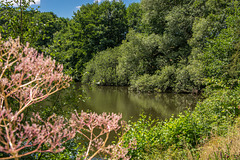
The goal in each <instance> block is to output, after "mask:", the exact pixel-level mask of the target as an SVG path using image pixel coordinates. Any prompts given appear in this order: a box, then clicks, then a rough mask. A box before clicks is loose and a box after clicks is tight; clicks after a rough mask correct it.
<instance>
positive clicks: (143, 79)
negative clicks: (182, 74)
mask: <svg viewBox="0 0 240 160" xmlns="http://www.w3.org/2000/svg"><path fill="white" fill-rule="evenodd" d="M175 70H176V69H175V67H173V66H166V67H164V68H163V69H162V70H161V71H158V72H157V74H155V75H152V76H151V75H148V74H145V75H143V76H139V77H138V78H137V79H136V80H132V81H131V89H132V90H136V91H140V92H153V91H156V92H165V91H167V90H171V89H172V88H173V87H174V81H175Z"/></svg>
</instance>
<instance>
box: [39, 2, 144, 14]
mask: <svg viewBox="0 0 240 160" xmlns="http://www.w3.org/2000/svg"><path fill="white" fill-rule="evenodd" d="M94 1H95V0H35V2H36V3H37V4H39V5H40V8H39V10H40V11H41V12H53V13H55V14H56V15H57V16H58V17H65V18H71V17H72V16H73V12H76V11H77V10H78V7H79V6H81V5H83V4H87V3H93V2H94ZM98 1H99V2H101V1H104V0H98ZM123 2H124V4H126V5H127V6H128V5H129V4H131V3H133V2H140V0H123Z"/></svg>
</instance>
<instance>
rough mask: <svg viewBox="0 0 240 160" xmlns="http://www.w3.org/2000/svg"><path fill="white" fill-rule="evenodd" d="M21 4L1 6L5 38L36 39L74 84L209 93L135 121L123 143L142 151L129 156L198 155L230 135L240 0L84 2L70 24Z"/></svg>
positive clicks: (239, 53) (239, 70) (235, 110)
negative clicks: (158, 116) (192, 103)
mask: <svg viewBox="0 0 240 160" xmlns="http://www.w3.org/2000/svg"><path fill="white" fill-rule="evenodd" d="M23 2H24V3H23V5H20V6H18V7H14V6H13V4H11V1H8V2H4V1H3V0H1V1H0V4H1V5H0V13H1V17H0V32H1V36H2V37H3V39H5V40H6V39H8V38H9V37H13V38H17V37H18V36H19V37H20V40H21V42H22V43H25V42H30V45H31V46H32V47H35V48H36V49H37V50H38V51H43V52H44V54H45V55H49V56H51V57H52V58H54V59H55V60H56V61H57V62H60V63H62V64H63V65H64V67H65V69H64V72H66V73H67V74H69V75H71V76H73V78H74V79H75V80H78V81H82V82H83V83H89V84H97V85H115V86H130V88H131V89H132V90H135V91H138V92H168V91H172V92H185V93H194V94H197V93H199V92H204V96H205V100H203V101H202V102H199V103H198V105H197V107H196V109H195V110H194V111H193V112H190V111H186V112H185V113H183V114H180V115H179V116H178V117H172V118H170V119H168V120H166V121H164V122H156V121H152V120H151V119H147V118H146V117H144V116H143V117H142V118H140V119H139V121H137V122H130V125H131V130H130V131H129V132H128V133H127V134H126V135H124V140H136V141H137V149H136V150H131V151H129V153H128V154H129V156H132V157H134V158H136V159H156V158H159V157H162V159H174V158H178V157H184V156H186V157H188V156H189V154H190V155H192V156H196V154H197V152H196V148H197V147H198V146H200V145H202V144H203V143H205V142H206V141H207V140H208V138H209V137H210V136H211V135H213V134H218V135H222V134H225V133H227V128H228V126H230V125H232V124H233V123H234V119H235V118H236V117H237V116H238V115H239V104H240V99H239V96H240V93H239V90H240V87H239V84H240V83H239V82H240V80H239V76H240V65H239V62H240V61H239V58H240V6H239V3H240V2H239V0H181V1H179V0H141V2H140V3H133V4H130V5H129V6H126V5H125V4H124V3H123V2H122V1H121V0H120V1H117V0H113V1H108V0H105V1H102V2H101V3H97V2H95V3H92V4H86V5H82V6H81V8H80V9H79V10H78V11H77V12H76V13H74V15H73V17H72V19H65V18H59V17H57V16H56V15H55V14H53V13H51V12H50V13H41V12H39V11H37V10H34V9H29V7H30V2H31V1H29V2H28V3H27V2H26V1H23ZM0 60H1V61H2V59H0ZM1 64H2V63H1ZM29 66H30V64H29ZM13 80H14V79H13ZM4 114H8V111H5V110H4ZM121 145H123V144H121ZM69 152H71V151H69ZM47 156H48V155H46V157H47ZM68 156H69V155H68ZM197 156H199V155H197Z"/></svg>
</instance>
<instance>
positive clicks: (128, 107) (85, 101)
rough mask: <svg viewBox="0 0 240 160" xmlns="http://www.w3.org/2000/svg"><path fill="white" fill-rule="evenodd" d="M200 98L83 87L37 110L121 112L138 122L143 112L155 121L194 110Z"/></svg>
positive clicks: (56, 96) (57, 96) (73, 88)
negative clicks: (187, 110)
mask: <svg viewBox="0 0 240 160" xmlns="http://www.w3.org/2000/svg"><path fill="white" fill-rule="evenodd" d="M198 99H199V98H198V97H197V96H194V95H191V94H175V93H162V94H149V93H141V94H140V93H134V92H131V91H129V90H128V88H127V87H106V86H104V87H89V86H82V85H80V84H75V85H72V86H71V87H70V88H68V89H65V90H62V91H60V92H58V93H56V94H54V95H53V96H51V97H50V98H48V99H47V100H45V101H44V102H41V103H40V104H39V105H38V107H37V110H41V111H42V110H43V109H44V108H45V109H46V108H48V109H50V111H51V112H55V113H56V112H57V114H63V115H65V116H66V115H68V114H70V113H71V112H73V111H74V110H77V111H78V112H81V111H82V110H83V111H93V112H96V113H102V112H107V113H109V112H114V113H122V115H123V119H124V120H132V121H136V120H137V119H138V118H139V115H140V114H141V113H144V114H146V115H151V116H152V117H153V118H156V119H163V120H164V119H166V118H169V117H170V116H172V115H177V114H179V113H180V112H183V111H184V110H186V109H191V110H192V109H193V108H194V107H195V105H196V102H197V101H198Z"/></svg>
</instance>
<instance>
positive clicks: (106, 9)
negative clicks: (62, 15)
mask: <svg viewBox="0 0 240 160" xmlns="http://www.w3.org/2000/svg"><path fill="white" fill-rule="evenodd" d="M127 31H128V26H127V19H126V7H125V5H124V4H123V2H122V1H119V2H118V1H115V0H114V1H112V2H110V1H104V2H102V3H100V4H98V3H93V4H86V5H82V6H81V8H80V9H79V10H78V11H77V12H76V13H74V16H73V19H72V20H71V21H70V23H69V26H68V27H67V28H64V29H63V30H62V31H60V32H59V33H57V34H56V35H55V38H54V41H55V42H54V44H53V45H52V46H50V47H49V48H50V50H49V53H50V54H51V55H52V56H53V57H56V59H57V60H59V61H60V62H62V63H63V64H64V65H65V66H66V68H67V71H68V72H69V73H70V74H71V75H72V76H74V78H75V79H79V78H80V77H81V74H82V71H83V68H84V65H85V63H86V62H88V61H89V60H90V59H92V57H93V55H95V54H97V53H98V52H100V51H103V50H105V49H107V48H112V47H115V46H118V45H120V44H121V42H122V40H124V39H125V36H126V33H127ZM63 33H64V34H63ZM59 48H63V50H62V49H59Z"/></svg>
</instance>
